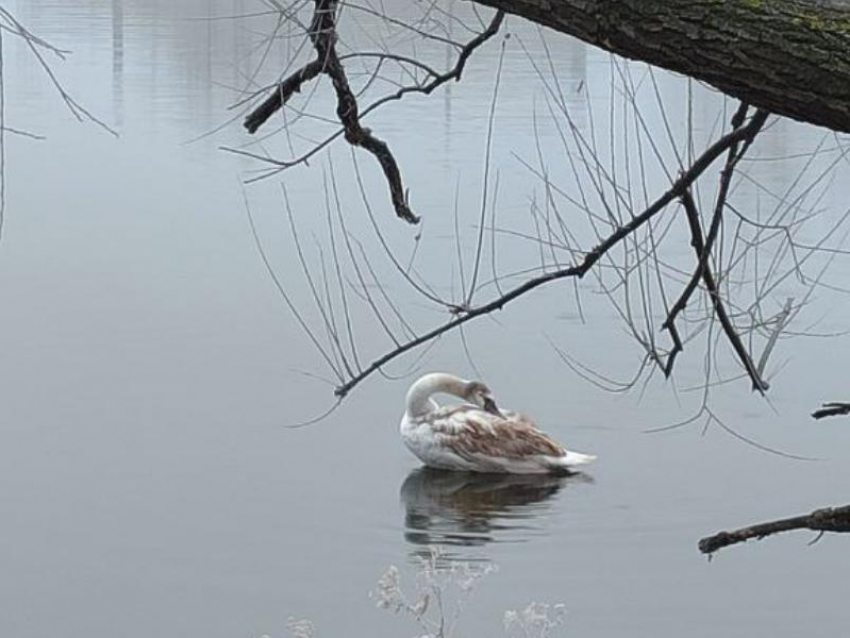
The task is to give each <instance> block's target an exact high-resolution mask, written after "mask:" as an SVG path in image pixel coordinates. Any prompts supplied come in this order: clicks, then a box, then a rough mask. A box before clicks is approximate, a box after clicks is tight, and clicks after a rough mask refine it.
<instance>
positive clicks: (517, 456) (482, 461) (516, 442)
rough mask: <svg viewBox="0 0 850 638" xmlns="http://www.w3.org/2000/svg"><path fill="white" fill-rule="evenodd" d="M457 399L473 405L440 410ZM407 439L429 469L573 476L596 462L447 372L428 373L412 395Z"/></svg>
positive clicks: (478, 386) (404, 429)
mask: <svg viewBox="0 0 850 638" xmlns="http://www.w3.org/2000/svg"><path fill="white" fill-rule="evenodd" d="M437 393H445V394H452V395H454V396H456V397H459V398H461V399H465V400H466V401H468V402H469V403H466V404H463V405H454V406H447V407H440V406H439V404H437V402H436V401H434V399H433V398H432V395H434V394H437ZM400 429H401V438H402V440H403V441H404V443H405V445H407V447H408V449H410V451H411V452H413V454H415V455H416V456H417V457H418V458H419V459H420V460H421V461H422V462H423V463H425V465H429V466H431V467H440V468H445V469H449V470H467V471H473V472H512V473H516V474H546V473H551V472H556V473H564V472H569V471H570V470H571V469H572V468H573V467H574V466H577V465H584V464H585V463H590V462H591V461H593V460H594V459H595V458H596V457H595V456H591V455H590V454H581V453H580V452H570V451H569V450H567V449H565V448H564V447H563V446H562V445H561V444H560V443H558V442H556V441H555V440H553V439H552V438H550V437H549V436H548V435H547V434H545V433H544V432H541V431H540V430H538V429H537V426H535V425H534V422H533V421H531V420H530V419H528V418H527V417H525V416H522V415H521V414H517V413H516V412H511V411H508V410H505V411H502V410H499V408H498V407H496V402H495V401H494V400H493V395H492V393H491V392H490V389H489V388H488V387H487V386H486V385H484V384H483V383H480V382H478V381H464V380H463V379H459V378H458V377H456V376H454V375H451V374H446V373H442V372H435V373H431V374H426V375H425V376H423V377H421V378H420V379H418V380H417V381H416V382H415V383H414V384H413V385H412V386H410V390H408V392H407V410H406V411H405V413H404V417H402V420H401V428H400Z"/></svg>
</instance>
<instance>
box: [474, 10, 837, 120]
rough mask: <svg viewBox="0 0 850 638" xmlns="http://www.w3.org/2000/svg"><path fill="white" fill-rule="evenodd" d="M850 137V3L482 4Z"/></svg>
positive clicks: (775, 111)
mask: <svg viewBox="0 0 850 638" xmlns="http://www.w3.org/2000/svg"><path fill="white" fill-rule="evenodd" d="M476 2H477V3H478V4H482V5H487V6H491V7H495V8H499V9H503V10H505V11H507V12H509V13H513V14H516V15H519V16H522V17H524V18H527V19H529V20H532V21H534V22H537V23H539V24H541V25H544V26H547V27H551V28H553V29H555V30H557V31H561V32H563V33H567V34H569V35H572V36H575V37H577V38H580V39H581V40H584V41H585V42H588V43H590V44H593V45H596V46H598V47H601V48H603V49H605V50H607V51H611V52H613V53H616V54H618V55H621V56H624V57H627V58H634V59H638V60H643V61H645V62H648V63H650V64H653V65H655V66H659V67H663V68H665V69H670V70H672V71H676V72H678V73H682V74H685V75H688V76H690V77H693V78H696V79H697V80H701V81H703V82H707V83H709V84H711V85H713V86H715V87H717V88H718V89H720V90H721V91H723V92H724V93H727V94H729V95H731V96H734V97H737V98H739V99H741V100H743V101H745V102H748V103H749V104H751V105H754V106H758V107H761V108H763V109H766V110H768V111H771V112H773V113H777V114H780V115H785V116H788V117H792V118H794V119H797V120H802V121H805V122H810V123H812V124H817V125H821V126H826V127H828V128H831V129H833V130H836V131H844V132H850V0H476Z"/></svg>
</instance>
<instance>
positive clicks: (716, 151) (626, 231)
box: [335, 116, 764, 397]
mask: <svg viewBox="0 0 850 638" xmlns="http://www.w3.org/2000/svg"><path fill="white" fill-rule="evenodd" d="M763 123H764V120H763V119H762V118H761V117H755V116H754V117H753V118H752V119H751V120H750V121H749V122H747V123H746V124H744V125H742V126H739V127H738V128H736V129H734V130H732V131H731V132H729V133H727V134H726V135H724V136H723V137H721V138H720V139H719V140H717V141H716V142H715V143H714V144H712V145H711V146H710V147H709V148H708V149H706V150H705V151H704V152H703V153H702V155H700V156H699V157H698V158H697V159H696V160H695V161H694V163H693V164H692V165H691V167H690V168H689V169H688V170H686V171H685V172H683V173H682V174H681V175H680V176H679V177H678V178H677V179H676V181H675V182H674V183H673V184H672V185H671V187H670V188H669V189H668V190H667V191H666V192H665V193H664V194H663V195H661V196H660V197H659V198H658V199H656V200H655V201H654V202H653V203H652V204H651V205H650V206H649V207H648V208H646V209H645V210H644V211H643V212H642V213H640V214H639V215H636V216H635V217H633V218H632V219H631V220H630V221H629V222H628V223H627V224H624V225H623V226H620V227H618V228H617V229H616V230H614V232H612V233H611V234H610V235H608V237H607V238H605V239H604V240H603V241H602V242H601V243H600V244H599V245H598V246H596V247H595V248H593V249H592V250H591V251H590V252H588V253H586V254H585V256H584V258H583V259H582V261H581V262H580V263H579V264H577V265H574V266H571V267H569V268H562V269H558V270H554V271H552V272H549V273H546V274H544V275H540V276H539V277H535V278H533V279H529V280H528V281H526V282H524V283H522V284H520V285H519V286H516V287H515V288H513V289H512V290H509V291H508V292H506V293H505V294H503V295H501V296H499V297H497V298H496V299H494V300H493V301H490V302H489V303H487V304H484V305H481V306H476V307H472V308H469V309H458V315H457V316H456V317H455V318H454V319H452V320H450V321H447V322H446V323H444V324H443V325H441V326H438V327H437V328H434V329H433V330H431V331H429V332H427V333H425V334H423V335H421V336H419V337H418V338H416V339H412V340H410V341H408V342H406V343H404V344H402V345H401V346H399V347H397V348H395V349H394V350H392V351H390V352H388V353H386V354H385V355H383V356H382V357H380V358H378V359H376V360H375V361H373V362H372V363H371V364H370V365H369V366H368V367H367V368H365V369H364V370H363V371H362V372H360V373H359V374H357V375H356V376H354V377H352V378H351V379H349V380H348V381H347V382H346V383H344V384H342V385H340V386H339V387H337V389H336V391H335V394H336V395H337V396H339V397H344V396H345V395H347V394H348V393H349V392H350V391H351V390H352V389H353V388H354V387H355V386H357V385H358V384H359V383H360V382H362V381H363V380H364V379H365V378H366V377H368V376H370V375H371V374H373V373H374V372H376V371H377V370H379V369H380V368H381V367H382V366H384V365H386V364H387V363H389V362H390V361H392V360H393V359H395V358H397V357H399V356H400V355H402V354H404V353H405V352H407V351H409V350H412V349H414V348H416V347H418V346H420V345H423V344H425V343H427V342H429V341H431V340H433V339H436V338H437V337H439V336H441V335H443V334H444V333H447V332H450V331H452V330H454V329H455V328H459V327H460V326H462V325H463V324H465V323H467V322H468V321H472V320H473V319H475V318H477V317H481V316H483V315H487V314H490V313H492V312H494V311H496V310H501V309H502V308H503V307H504V306H505V305H506V304H507V303H509V302H511V301H513V300H514V299H517V298H518V297H521V296H522V295H524V294H526V293H528V292H530V291H532V290H534V289H535V288H538V287H540V286H542V285H544V284H548V283H550V282H552V281H557V280H559V279H565V278H569V277H578V278H581V277H583V276H584V275H585V274H586V273H587V272H588V271H589V270H590V269H591V268H593V266H594V265H595V264H596V263H597V262H598V261H599V259H600V258H602V256H603V255H605V254H606V253H607V252H608V251H609V250H611V249H612V248H613V247H614V246H616V245H617V244H619V243H620V242H621V241H622V240H623V239H625V238H626V237H628V236H629V235H631V234H632V233H633V232H634V231H636V230H637V229H638V228H640V227H641V226H643V225H644V224H645V223H646V222H648V221H649V220H650V219H652V218H653V217H654V216H655V215H657V214H658V213H660V212H661V211H662V210H664V209H665V208H666V207H667V206H668V205H669V204H670V203H672V202H673V201H675V200H676V199H678V198H680V197H682V196H683V195H684V194H685V193H686V192H687V189H688V188H689V187H690V186H691V184H693V183H694V182H695V181H696V180H697V179H698V178H699V177H700V176H701V175H702V174H703V173H704V172H705V171H706V170H707V169H708V168H709V166H711V164H712V163H714V161H715V160H716V159H717V158H718V157H720V155H722V154H723V153H724V152H726V151H727V150H728V149H729V148H731V147H732V146H733V145H736V144H738V143H739V142H741V141H744V140H747V139H751V138H752V137H754V136H755V135H756V134H757V133H758V131H759V130H760V129H761V126H762V124H763Z"/></svg>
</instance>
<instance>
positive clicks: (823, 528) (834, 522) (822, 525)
mask: <svg viewBox="0 0 850 638" xmlns="http://www.w3.org/2000/svg"><path fill="white" fill-rule="evenodd" d="M795 529H809V530H812V531H815V532H850V505H844V506H842V507H826V508H823V509H819V510H815V511H814V512H812V513H811V514H805V515H803V516H794V517H793V518H783V519H779V520H776V521H770V522H767V523H759V524H757V525H750V526H749V527H742V528H741V529H737V530H735V531H733V532H719V533H717V534H714V535H713V536H707V537H706V538H703V539H702V540H700V542H699V551H701V552H702V553H703V554H713V553H714V552H716V551H717V550H719V549H722V548H724V547H728V546H729V545H735V544H737V543H743V542H744V541H748V540H750V539H751V538H755V539H757V540H761V539H762V538H764V537H766V536H771V535H772V534H779V533H782V532H788V531H791V530H795Z"/></svg>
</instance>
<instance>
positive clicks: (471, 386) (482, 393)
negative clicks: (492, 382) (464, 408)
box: [463, 381, 505, 418]
mask: <svg viewBox="0 0 850 638" xmlns="http://www.w3.org/2000/svg"><path fill="white" fill-rule="evenodd" d="M463 398H464V399H466V400H467V401H469V402H470V403H474V404H475V405H477V406H478V407H479V408H481V409H482V410H484V411H485V412H489V413H490V414H495V415H496V416H500V417H502V418H504V417H505V415H504V414H502V413H501V412H500V411H499V408H498V406H497V405H496V401H495V399H493V393H492V392H490V388H488V387H487V386H486V385H484V384H483V383H481V382H480V381H468V382H467V384H466V386H465V387H464V392H463Z"/></svg>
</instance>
